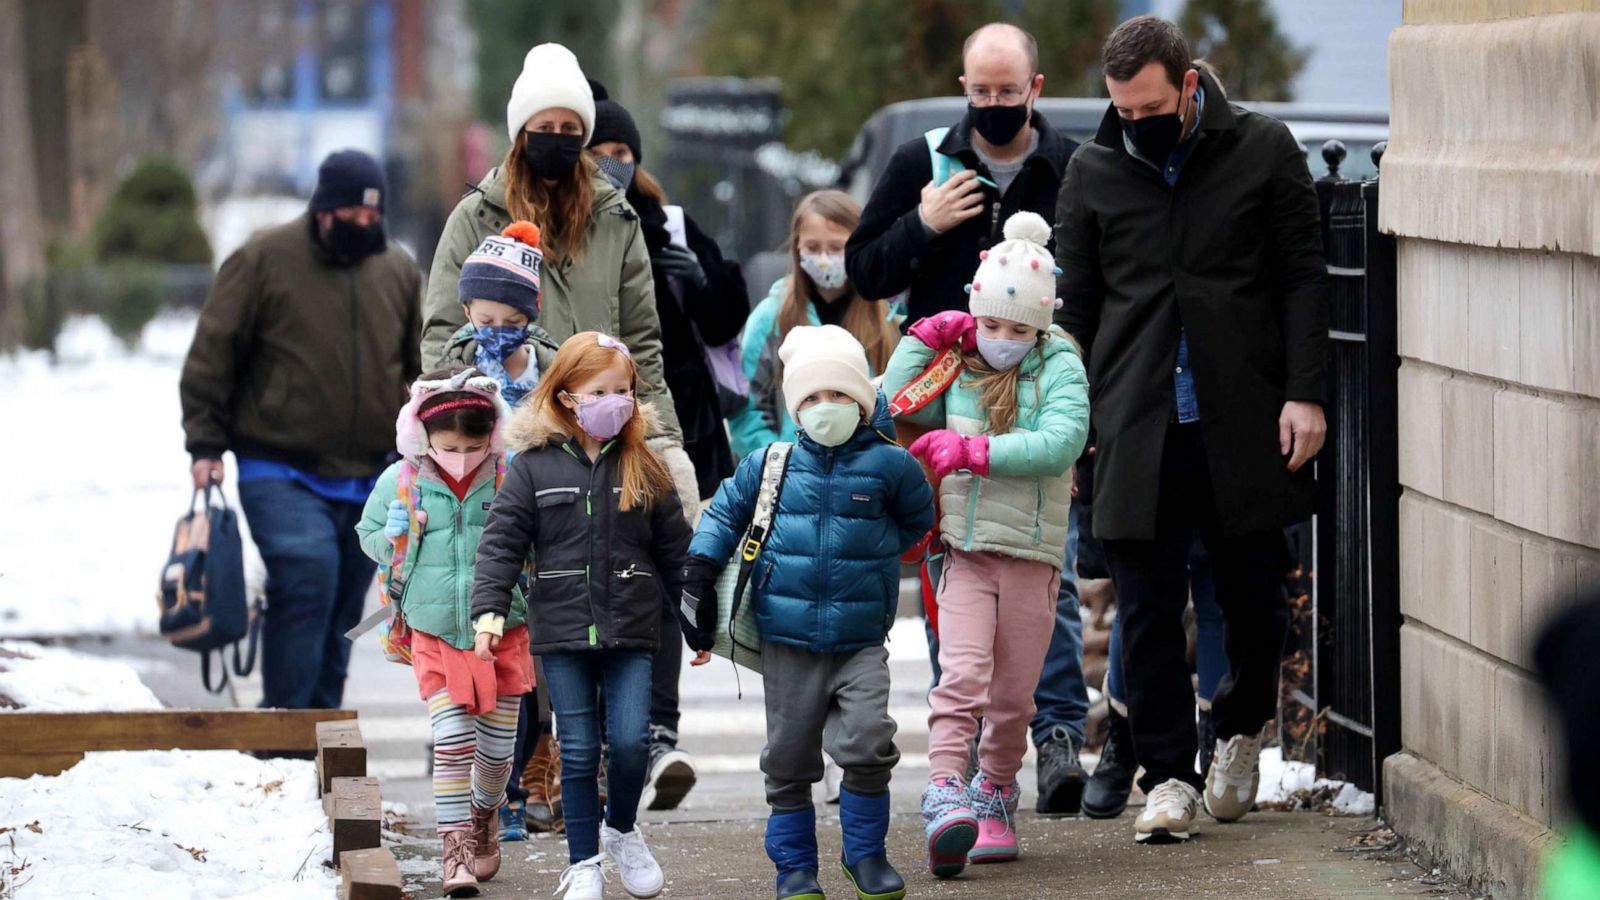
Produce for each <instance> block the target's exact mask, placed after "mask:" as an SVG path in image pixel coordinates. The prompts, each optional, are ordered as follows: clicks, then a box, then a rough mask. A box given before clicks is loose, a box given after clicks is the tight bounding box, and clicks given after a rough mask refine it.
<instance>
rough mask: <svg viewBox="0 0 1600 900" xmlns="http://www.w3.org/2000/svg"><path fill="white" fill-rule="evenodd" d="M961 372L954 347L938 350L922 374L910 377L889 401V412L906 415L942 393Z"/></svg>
mask: <svg viewBox="0 0 1600 900" xmlns="http://www.w3.org/2000/svg"><path fill="white" fill-rule="evenodd" d="M959 374H961V354H960V353H959V352H957V350H956V348H954V347H946V348H944V349H943V350H941V351H939V354H938V355H937V356H935V357H934V358H933V362H931V363H929V364H928V367H927V368H926V369H923V370H922V374H921V375H918V376H917V377H915V378H913V379H911V381H910V382H909V383H908V384H906V386H905V387H903V388H901V389H900V392H899V393H897V394H895V395H894V399H893V400H890V401H889V414H890V415H892V416H906V415H910V414H911V413H914V412H916V411H917V410H919V409H921V408H923V407H924V406H927V405H928V404H929V403H932V402H933V400H934V398H936V397H938V396H939V395H940V394H943V393H944V392H945V391H946V390H947V389H949V387H950V385H952V384H955V383H956V376H957V375H959Z"/></svg>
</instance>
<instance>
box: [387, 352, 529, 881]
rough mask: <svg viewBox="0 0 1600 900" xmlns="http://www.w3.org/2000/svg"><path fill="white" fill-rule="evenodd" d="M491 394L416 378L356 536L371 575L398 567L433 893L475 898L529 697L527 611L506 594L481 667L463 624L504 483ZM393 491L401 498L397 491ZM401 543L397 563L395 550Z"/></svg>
mask: <svg viewBox="0 0 1600 900" xmlns="http://www.w3.org/2000/svg"><path fill="white" fill-rule="evenodd" d="M509 414H510V410H509V409H508V408H507V406H506V403H505V401H504V400H503V399H502V397H501V389H500V385H499V383H498V382H497V381H496V380H495V379H493V378H490V377H488V376H485V375H481V374H479V372H478V371H477V370H476V369H462V368H459V367H457V368H454V369H445V370H440V371H436V372H430V373H428V374H427V375H424V376H422V378H421V379H419V380H418V381H417V383H416V384H414V385H412V386H411V399H410V401H409V402H408V403H407V404H406V405H405V407H404V408H403V409H401V411H400V417H399V419H398V420H397V422H396V423H395V429H396V433H397V437H396V441H395V447H396V449H397V450H399V452H400V455H401V456H402V457H403V458H402V459H401V460H400V461H399V462H397V463H394V464H393V465H391V466H389V468H388V469H386V470H384V473H383V474H382V475H381V476H379V478H378V484H377V486H376V487H374V488H373V490H372V495H371V496H369V497H368V498H367V505H366V509H365V510H364V511H363V513H362V516H361V522H360V523H359V524H357V525H356V534H357V536H358V537H359V539H360V541H361V548H362V549H363V550H365V551H366V553H367V555H368V556H370V557H372V558H373V559H375V560H377V561H378V563H379V564H380V565H383V566H386V567H387V566H393V565H394V564H395V563H396V562H399V563H400V572H399V573H390V583H391V589H392V587H393V581H394V579H395V578H396V577H397V575H399V574H402V573H403V575H404V581H403V583H402V585H401V592H400V595H399V597H398V598H397V600H396V603H397V604H398V607H399V613H400V614H401V615H402V616H404V618H405V622H406V625H407V626H408V627H409V628H410V629H411V631H412V638H411V640H412V643H411V653H412V656H411V666H412V669H413V671H414V672H415V674H416V676H417V687H418V691H419V693H420V694H421V696H422V699H424V700H426V701H427V703H428V715H429V718H430V719H431V722H432V727H433V793H434V801H435V803H436V805H437V807H438V819H439V834H440V836H441V837H442V838H443V840H444V861H443V862H444V874H443V881H444V889H445V893H446V894H448V895H449V896H456V892H457V891H467V890H471V891H472V892H474V893H475V892H476V888H474V887H473V886H474V885H476V884H477V883H478V882H479V881H487V880H488V879H490V878H492V877H494V875H495V873H496V872H497V871H498V870H499V868H500V848H499V833H500V832H499V821H498V819H499V816H498V811H499V809H500V803H501V799H502V796H503V795H504V793H505V788H506V781H507V778H508V777H509V774H510V770H511V756H512V753H513V751H514V750H515V743H516V735H517V722H518V713H519V708H520V706H521V702H522V695H523V694H526V693H527V692H528V691H530V690H532V689H533V659H532V657H531V656H530V655H529V652H528V629H527V626H526V624H525V623H526V621H527V605H526V602H525V600H524V598H523V596H522V594H521V592H520V591H517V592H514V594H513V599H512V604H511V608H510V613H509V615H508V616H507V617H506V621H505V627H504V629H503V630H504V635H503V636H502V637H501V638H500V639H499V642H498V644H497V646H495V647H494V648H493V649H492V650H489V651H485V652H484V653H482V654H481V655H480V654H479V653H477V652H476V651H475V649H474V638H475V635H474V629H473V626H472V624H471V623H470V622H469V621H468V614H469V612H470V610H471V605H472V580H473V562H474V560H475V559H476V555H477V547H478V538H479V536H480V535H482V533H483V528H484V524H485V523H486V522H487V521H488V518H489V507H490V505H491V503H492V502H493V500H494V496H495V492H496V491H497V490H498V488H499V484H500V477H501V475H502V474H503V473H504V471H505V453H504V451H503V448H502V444H501V440H500V427H501V424H502V423H503V422H504V421H505V419H506V417H507V416H508V415H509ZM402 486H403V487H404V488H405V490H404V491H402V490H401V488H402ZM402 538H404V539H405V543H404V545H403V547H404V557H405V558H403V559H399V560H397V559H396V556H397V554H396V552H395V546H396V543H397V542H399V541H400V540H401V539H402Z"/></svg>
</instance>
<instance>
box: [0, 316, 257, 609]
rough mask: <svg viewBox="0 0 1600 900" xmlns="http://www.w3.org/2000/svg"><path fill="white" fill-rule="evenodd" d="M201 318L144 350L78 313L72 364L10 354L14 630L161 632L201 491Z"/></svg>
mask: <svg viewBox="0 0 1600 900" xmlns="http://www.w3.org/2000/svg"><path fill="white" fill-rule="evenodd" d="M194 326H195V316H194V313H192V312H191V313H186V314H174V315H167V316H162V317H160V318H158V319H156V320H155V321H154V322H152V323H151V324H150V325H149V327H147V328H146V329H145V332H144V335H143V337H142V339H141V341H140V346H139V347H138V348H137V349H135V350H132V351H130V350H128V349H127V348H125V347H124V346H123V345H122V343H121V342H120V341H118V340H117V339H116V338H115V337H113V336H112V335H111V333H110V331H109V330H108V329H107V328H106V327H105V325H104V324H103V323H102V322H101V321H100V320H99V319H98V318H75V319H73V320H71V321H69V322H68V323H67V326H66V328H65V329H64V330H63V332H62V335H61V339H60V341H59V342H58V345H57V347H58V350H59V354H60V362H59V364H58V365H55V366H52V365H51V364H50V361H49V357H48V356H47V355H46V354H44V353H20V354H16V355H13V356H0V384H4V385H5V390H4V391H0V422H5V423H7V425H8V428H7V435H8V437H7V439H6V440H4V441H0V470H3V471H5V472H8V473H10V479H9V484H10V485H11V488H10V491H11V493H10V502H9V503H8V509H9V514H8V515H6V516H0V637H55V636H62V635H81V634H113V633H124V632H153V631H155V629H156V601H155V593H156V587H157V576H158V574H159V572H160V570H161V566H162V564H163V563H164V562H165V561H166V555H167V550H168V548H169V546H170V545H171V540H172V528H173V524H174V523H175V522H176V520H177V518H178V516H179V515H180V514H182V513H183V512H184V510H185V509H187V507H188V503H189V499H190V487H189V457H188V454H186V453H185V452H184V449H183V429H182V416H181V414H180V412H179V404H178V374H179V371H180V370H181V369H182V366H183V357H184V354H185V353H186V352H187V351H188V347H189V340H190V337H191V336H192V335H193V334H194ZM232 474H233V469H232V467H231V465H230V468H229V476H230V478H231V476H232ZM229 495H230V502H234V503H235V504H237V498H236V497H234V496H233V495H232V491H231V488H230V489H229ZM246 547H247V551H246V552H247V554H249V553H251V552H252V551H253V547H251V545H250V544H249V542H248V539H247V541H246Z"/></svg>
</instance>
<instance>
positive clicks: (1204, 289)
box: [1056, 16, 1328, 842]
mask: <svg viewBox="0 0 1600 900" xmlns="http://www.w3.org/2000/svg"><path fill="white" fill-rule="evenodd" d="M1104 70H1105V76H1106V85H1107V88H1108V90H1109V93H1110V95H1111V107H1110V108H1109V109H1108V110H1107V111H1106V117H1105V120H1104V121H1103V122H1102V124H1101V126H1100V130H1099V133H1098V134H1097V135H1096V136H1095V139H1094V140H1093V142H1091V143H1089V144H1085V145H1084V146H1083V147H1082V148H1081V149H1080V150H1079V152H1078V153H1077V154H1076V155H1075V156H1074V157H1073V159H1072V161H1071V162H1070V163H1069V164H1068V166H1067V173H1066V178H1065V179H1064V181H1063V184H1062V189H1061V197H1060V204H1059V208H1058V210H1057V214H1056V257H1057V263H1058V265H1059V266H1060V268H1061V269H1062V275H1061V276H1060V284H1059V288H1060V295H1061V298H1062V300H1063V301H1064V304H1063V306H1062V309H1061V311H1060V312H1059V313H1058V314H1057V322H1058V324H1060V325H1062V326H1064V327H1065V328H1066V329H1067V331H1068V332H1070V333H1071V334H1072V335H1073V336H1074V337H1075V338H1077V339H1078V341H1079V343H1080V344H1081V345H1082V346H1083V348H1084V351H1085V354H1086V356H1087V358H1088V363H1089V385H1090V398H1091V405H1092V409H1093V413H1092V415H1093V422H1094V428H1095V431H1096V433H1097V435H1098V441H1099V443H1098V451H1097V455H1096V458H1095V470H1096V471H1095V480H1096V492H1097V496H1096V498H1095V504H1094V533H1095V535H1096V536H1097V537H1099V538H1100V539H1101V540H1102V541H1103V542H1104V546H1105V555H1106V560H1107V563H1108V565H1109V568H1110V570H1111V576H1112V579H1113V581H1114V582H1115V584H1116V589H1117V599H1118V604H1119V609H1118V615H1119V616H1120V617H1122V623H1123V627H1124V632H1123V641H1124V643H1123V659H1124V663H1125V671H1126V672H1127V674H1128V693H1129V696H1128V698H1127V700H1128V707H1129V718H1130V724H1131V727H1132V732H1133V743H1134V747H1135V750H1136V752H1137V756H1138V759H1139V762H1140V763H1142V764H1143V765H1144V767H1145V775H1144V777H1143V779H1142V780H1141V782H1140V786H1141V787H1142V788H1143V789H1144V791H1145V792H1146V794H1148V795H1149V796H1150V801H1149V805H1148V806H1146V808H1145V812H1144V813H1143V814H1142V815H1141V816H1140V817H1139V819H1138V821H1137V822H1136V827H1135V836H1136V838H1137V839H1138V840H1140V841H1155V842H1161V841H1167V840H1184V839H1186V838H1187V837H1188V836H1189V833H1190V829H1191V824H1192V822H1193V820H1194V818H1195V815H1196V813H1197V807H1198V805H1199V804H1200V802H1201V790H1202V789H1204V802H1205V806H1206V809H1207V811H1208V812H1210V813H1211V815H1212V816H1213V817H1214V818H1216V819H1217V820H1218V821H1224V822H1228V821H1234V820H1236V819H1238V818H1240V817H1242V816H1243V815H1244V814H1245V813H1246V812H1248V811H1249V809H1250V806H1251V804H1252V803H1253V802H1254V799H1255V791H1256V783H1257V781H1258V779H1259V768H1258V764H1257V759H1256V757H1257V752H1258V750H1259V747H1260V731H1261V728H1262V726H1263V725H1264V724H1265V723H1266V722H1267V721H1268V720H1269V719H1271V718H1272V717H1273V715H1274V713H1275V711H1276V703H1277V675H1278V668H1279V657H1280V654H1281V651H1282V646H1283V638H1284V633H1285V629H1286V627H1287V622H1288V612H1287V608H1286V606H1285V602H1284V599H1283V595H1282V587H1281V586H1282V581H1283V577H1284V573H1285V571H1286V569H1287V566H1288V560H1287V552H1286V548H1285V544H1284V539H1283V535H1282V533H1281V531H1280V529H1282V528H1283V527H1284V526H1286V525H1290V524H1292V523H1295V522H1299V521H1302V520H1304V519H1306V518H1307V517H1309V516H1310V515H1311V512H1312V487H1313V485H1312V474H1311V467H1310V465H1308V463H1309V462H1310V461H1311V458H1312V457H1313V456H1314V455H1315V454H1316V452H1317V450H1318V449H1320V447H1321V446H1322V441H1323V436H1324V433H1325V430H1326V425H1325V422H1324V418H1323V412H1322V401H1323V395H1324V390H1325V380H1326V364H1327V338H1328V309H1327V293H1326V275H1327V270H1326V267H1325V265H1324V261H1323V255H1322V239H1321V231H1320V226H1319V220H1318V212H1317V199H1316V194H1315V192H1314V191H1313V188H1312V184H1311V175H1310V172H1309V170H1308V168H1307V166H1306V161H1305V155H1304V152H1303V151H1302V150H1301V149H1300V147H1299V145H1298V144H1297V143H1296V141H1295V139H1294V137H1293V136H1292V135H1291V134H1290V133H1289V130H1288V128H1287V127H1285V126H1284V125H1283V123H1281V122H1278V121H1276V120H1274V119H1270V118H1267V117H1265V116H1261V115H1257V114H1255V113H1251V112H1248V111H1246V110H1244V109H1241V108H1239V107H1236V106H1232V105H1230V104H1229V103H1228V101H1227V98H1226V96H1225V95H1224V94H1223V92H1222V89H1221V87H1220V86H1219V85H1218V84H1217V82H1216V81H1215V80H1214V79H1213V78H1212V76H1211V75H1209V74H1208V73H1206V72H1203V71H1199V70H1197V68H1196V66H1195V65H1194V64H1193V63H1191V61H1190V55H1189V48H1188V44H1187V41H1185V39H1184V37H1183V34H1182V33H1181V32H1180V31H1179V30H1178V29H1177V27H1176V26H1175V25H1173V24H1172V23H1170V22H1167V21H1164V20H1162V19H1159V18H1156V17H1154V16H1140V17H1137V18H1135V19H1130V20H1129V21H1127V22H1125V23H1123V24H1122V25H1121V26H1119V27H1118V28H1117V30H1116V31H1115V32H1113V33H1112V35H1111V36H1110V38H1108V39H1107V41H1106V47H1105V60H1104ZM1196 531H1198V532H1199V533H1200V536H1201V538H1202V540H1203V541H1204V542H1205V545H1206V548H1207V550H1208V551H1209V552H1210V554H1211V556H1212V559H1213V561H1214V563H1215V567H1216V579H1217V598H1218V600H1219V601H1220V602H1221V603H1222V608H1223V613H1224V615H1225V617H1226V620H1227V647H1228V656H1229V660H1230V663H1231V670H1230V672H1229V674H1228V676H1227V677H1226V678H1224V679H1223V681H1222V684H1221V686H1220V687H1219V688H1218V690H1217V693H1216V697H1215V699H1214V700H1213V703H1212V720H1213V723H1214V725H1215V728H1216V734H1217V738H1218V740H1217V749H1216V756H1215V760H1214V761H1213V763H1212V765H1211V768H1210V772H1209V773H1208V774H1207V777H1206V778H1205V779H1204V781H1202V779H1201V777H1200V775H1199V774H1197V773H1196V772H1195V771H1194V763H1193V761H1194V757H1195V749H1196V748H1195V727H1194V694H1193V689H1192V687H1191V685H1190V681H1189V675H1188V672H1187V670H1186V668H1185V667H1184V666H1183V665H1182V664H1181V660H1182V658H1183V654H1184V647H1185V642H1184V631H1183V623H1182V616H1183V610H1184V607H1185V605H1186V603H1187V599H1188V598H1187V588H1186V575H1185V571H1186V570H1185V559H1186V557H1187V553H1188V547H1189V544H1190V541H1191V540H1192V537H1193V535H1194V533H1195V532H1196Z"/></svg>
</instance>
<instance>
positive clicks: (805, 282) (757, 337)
mask: <svg viewBox="0 0 1600 900" xmlns="http://www.w3.org/2000/svg"><path fill="white" fill-rule="evenodd" d="M860 221H861V207H860V205H859V204H857V203H856V201H855V199H854V198H852V197H851V196H850V195H849V194H846V193H844V192H843V191H834V190H826V191H816V192H814V193H811V194H807V195H806V196H805V197H803V198H801V200H800V203H799V204H798V205H796V206H795V210H794V219H793V221H792V222H791V223H790V226H789V241H788V243H789V274H788V275H786V276H784V277H783V278H780V279H778V280H777V281H776V282H774V283H773V285H772V290H771V291H770V292H769V293H768V294H767V297H766V299H765V300H762V301H761V302H760V303H759V304H757V306H756V308H755V311H754V312H752V313H750V319H749V321H748V322H747V323H746V325H745V329H744V336H743V337H742V338H741V339H740V345H741V357H742V359H743V362H744V372H745V376H746V377H747V378H749V379H750V402H749V403H748V404H747V405H746V406H745V408H744V409H743V410H742V411H740V412H738V413H736V414H735V415H733V416H731V417H730V418H729V419H728V430H729V432H730V433H731V434H732V436H733V452H734V453H735V454H736V455H738V456H740V457H745V456H748V455H750V454H751V453H752V452H754V451H756V450H760V449H762V448H764V447H766V446H767V445H768V444H770V443H772V442H773V441H780V440H782V441H792V440H794V439H795V433H796V429H795V423H794V419H793V418H792V417H791V416H790V415H789V411H788V405H787V404H786V403H785V401H784V396H783V362H782V360H781V359H779V354H778V351H779V349H780V348H781V347H782V346H783V341H784V338H785V337H787V336H788V334H789V332H790V331H792V330H793V329H795V328H797V327H800V326H804V325H837V326H839V327H841V328H843V329H844V330H845V331H847V332H849V333H850V335H851V337H853V338H855V339H856V341H857V342H859V343H860V344H861V345H862V347H864V348H865V349H866V354H867V365H868V366H869V367H870V370H871V371H872V372H877V373H881V372H882V371H883V369H884V366H886V365H888V363H889V356H890V354H892V353H893V352H894V348H895V344H896V343H898V342H899V340H900V333H899V331H898V329H896V328H895V326H894V324H893V322H892V320H891V319H890V317H889V304H888V303H886V302H884V301H882V300H869V299H867V298H866V297H865V296H863V295H862V294H861V292H860V291H859V290H858V289H857V288H856V286H855V285H854V284H852V283H851V281H850V279H849V278H848V277H847V276H846V275H845V265H844V248H845V244H846V242H847V241H849V239H850V234H851V232H852V231H853V230H854V229H855V228H856V226H857V225H858V224H859V223H860ZM891 293H892V292H891ZM886 296H887V295H886Z"/></svg>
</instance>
